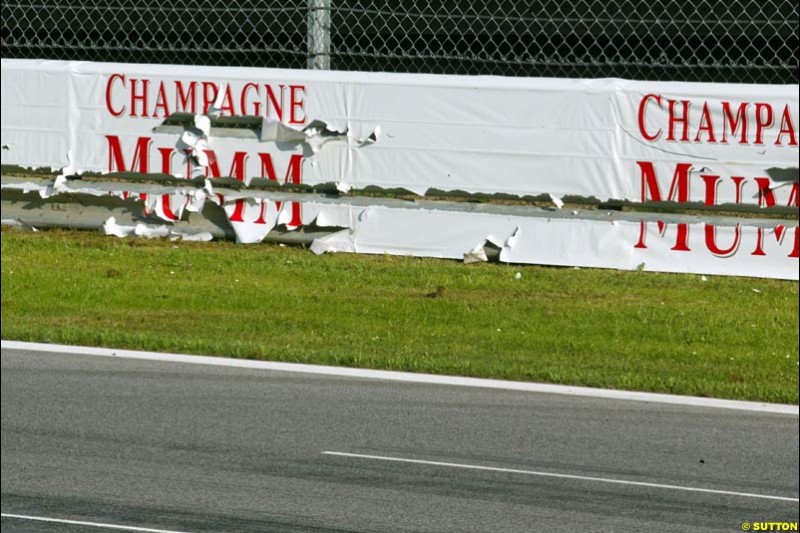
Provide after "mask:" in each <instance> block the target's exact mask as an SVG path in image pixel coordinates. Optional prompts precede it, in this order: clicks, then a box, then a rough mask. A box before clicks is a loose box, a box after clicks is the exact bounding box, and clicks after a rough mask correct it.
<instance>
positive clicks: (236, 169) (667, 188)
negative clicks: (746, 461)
mask: <svg viewBox="0 0 800 533" xmlns="http://www.w3.org/2000/svg"><path fill="white" fill-rule="evenodd" d="M0 100H2V164H3V165H20V166H23V167H43V166H44V167H54V168H66V169H67V170H65V171H64V173H65V174H68V173H74V172H77V173H80V172H86V171H91V172H101V173H114V172H140V173H160V174H170V175H173V176H178V177H196V176H204V177H206V178H218V177H227V176H230V177H234V178H236V179H239V180H241V181H243V182H245V183H249V182H250V181H251V180H252V179H253V178H266V179H270V180H273V181H276V182H280V183H284V182H288V183H295V184H309V185H315V184H322V183H335V184H336V185H337V187H338V188H339V189H340V190H343V191H346V190H350V189H362V188H366V187H370V186H377V187H381V188H384V189H396V188H401V189H407V190H410V191H413V192H416V193H418V194H425V193H426V192H428V191H430V190H432V189H435V190H438V191H465V192H469V193H486V194H496V193H502V194H510V195H517V196H522V197H524V196H538V195H551V197H552V198H553V199H554V203H556V205H560V198H563V197H565V196H578V197H582V198H595V199H598V200H601V201H605V200H627V201H631V202H642V201H649V200H653V201H674V202H679V203H687V202H698V203H703V204H706V205H720V204H750V205H753V206H760V207H763V208H769V207H773V206H791V207H797V206H798V203H799V202H800V199H799V197H800V195H799V194H798V180H797V167H798V142H797V131H796V126H797V124H798V87H797V85H786V86H766V85H765V86H752V85H733V84H730V85H726V84H690V83H656V82H633V81H623V80H569V79H563V80H562V79H530V78H527V79H526V78H518V79H517V78H498V77H467V76H432V75H408V74H382V73H377V74H373V73H370V74H365V73H351V72H329V71H325V72H322V71H294V70H274V69H255V68H225V67H198V66H166V65H136V64H105V63H80V62H57V61H29V60H7V59H4V60H2V95H1V96H0ZM213 182H214V180H213V179H209V180H206V187H205V188H203V189H197V190H194V191H193V192H190V193H187V192H180V191H179V190H178V189H176V190H175V192H173V193H169V194H164V193H162V194H157V195H152V194H151V195H147V194H140V195H130V197H129V196H128V193H125V192H124V191H122V190H120V191H117V192H116V193H115V194H117V195H122V196H121V197H124V198H125V199H126V201H128V200H129V201H143V202H144V203H145V207H146V209H145V212H146V213H151V214H153V215H154V216H156V217H158V218H160V219H162V220H163V221H164V222H166V223H167V224H169V223H173V222H176V221H179V220H181V219H182V218H185V217H186V216H187V215H186V213H187V212H200V211H202V208H203V205H204V203H205V202H209V201H210V202H211V203H213V204H216V205H217V206H219V207H220V208H221V209H223V210H224V212H225V215H226V217H227V218H228V220H229V221H230V223H231V226H232V227H233V229H234V231H235V233H236V235H237V239H238V240H239V241H240V242H260V241H261V240H263V239H264V237H265V236H266V235H267V234H268V233H269V232H270V231H271V230H272V229H273V228H274V227H276V226H278V225H282V226H285V227H286V228H289V229H292V228H297V227H300V226H302V225H307V224H310V223H312V222H313V223H314V224H315V225H317V226H320V227H326V226H327V227H340V228H345V229H343V230H342V231H341V232H338V233H335V234H332V235H331V236H329V237H326V238H324V239H318V241H316V242H315V243H314V246H313V248H312V249H314V250H315V251H317V252H324V251H352V252H363V253H397V254H408V255H421V256H432V257H449V258H462V257H464V258H466V257H467V255H465V254H470V253H471V252H476V254H477V255H478V256H479V255H480V250H481V248H482V247H483V246H484V245H486V244H487V243H488V244H491V245H492V246H494V247H495V248H499V249H500V250H501V251H500V260H501V261H505V262H513V263H537V264H551V265H573V266H597V267H607V268H624V269H629V268H640V267H641V265H642V264H643V265H644V268H646V269H647V270H659V271H668V272H691V273H698V274H725V275H747V276H756V277H774V278H783V279H798V228H797V224H796V223H794V224H791V223H787V222H786V221H783V222H782V223H778V222H777V221H776V223H775V224H773V225H769V224H766V223H764V222H763V221H762V222H761V223H759V224H755V223H753V222H752V221H750V222H748V220H746V219H742V220H741V223H740V224H737V223H735V222H734V223H730V221H728V222H726V223H725V224H713V223H706V222H705V221H703V220H700V219H697V220H695V221H687V222H680V223H676V222H674V221H673V222H669V221H667V222H665V221H659V220H657V219H653V217H652V216H650V217H649V218H647V217H645V218H642V220H641V221H640V220H636V217H635V216H634V215H632V214H628V216H627V218H626V219H620V220H614V221H611V220H599V219H597V218H596V217H595V218H592V217H581V216H580V215H577V216H575V217H573V218H569V217H563V216H560V217H552V218H549V217H547V216H544V217H542V216H537V217H512V216H503V215H498V214H493V215H489V214H481V213H470V212H459V211H452V210H451V211H447V210H437V209H435V208H431V209H395V208H387V207H381V206H370V207H363V206H362V207H354V206H341V205H337V206H334V205H328V204H319V205H318V204H315V203H314V202H313V201H283V202H279V201H270V200H269V199H268V198H266V197H264V196H258V195H255V196H254V195H253V193H250V192H245V191H242V192H240V193H233V194H231V193H230V191H228V192H226V193H224V194H220V193H219V191H216V189H215V185H214V184H213ZM4 188H6V186H5V185H4ZM70 192H71V189H70V188H69V184H68V183H67V182H66V180H65V179H64V178H63V177H62V178H60V181H59V180H57V182H56V183H54V184H53V185H52V186H51V187H48V188H45V189H44V190H42V191H40V194H41V195H42V197H47V196H48V195H52V194H60V193H70ZM82 194H85V193H82ZM99 194H104V193H102V192H101V193H99ZM109 227H111V228H112V231H110V233H113V234H127V233H126V231H127V230H123V229H120V226H115V225H113V224H112V225H110V226H109ZM142 228H144V226H142ZM142 228H139V229H140V230H141V231H140V233H141V232H144V233H146V231H145V230H144V229H142ZM129 229H130V232H134V229H133V227H131V228H129ZM134 233H135V232H134ZM162 233H163V232H162ZM168 233H169V231H167V234H168Z"/></svg>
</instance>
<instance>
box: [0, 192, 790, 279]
mask: <svg viewBox="0 0 800 533" xmlns="http://www.w3.org/2000/svg"><path fill="white" fill-rule="evenodd" d="M208 187H209V185H208V184H207V183H205V181H203V182H199V183H197V185H196V186H178V187H176V186H170V185H158V184H154V183H147V184H145V183H126V182H110V181H100V182H84V181H82V180H66V179H65V178H63V177H61V178H57V179H56V180H45V179H31V178H14V177H10V176H3V180H2V213H3V222H4V224H9V223H10V224H17V225H23V226H27V227H50V226H58V227H73V228H82V229H96V230H102V231H105V232H106V233H107V234H110V235H116V236H129V235H137V236H142V237H170V238H174V239H185V240H197V239H203V240H210V239H212V238H236V239H237V240H239V241H245V242H262V241H270V242H281V243H290V244H303V245H306V246H308V247H309V248H310V249H311V250H312V251H314V252H316V253H324V252H356V253H378V254H383V253H389V254H403V255H417V256H426V257H442V258H449V259H459V260H464V261H465V262H475V261H487V260H495V261H502V262H509V263H529V264H545V265H561V266H588V267H604V268H620V269H637V268H638V269H645V270H653V271H667V272H690V273H703V274H722V275H725V274H731V275H755V276H758V275H759V274H761V277H775V278H784V279H797V277H798V276H797V268H796V265H797V263H796V259H795V258H796V256H797V251H798V250H797V232H796V229H794V230H793V229H792V226H794V227H795V228H796V225H797V221H796V219H791V218H750V219H744V218H742V217H741V216H726V215H720V214H713V213H707V214H700V215H697V214H666V213H646V212H640V211H622V210H609V209H597V207H596V206H569V207H566V206H561V207H560V206H559V205H558V204H554V205H552V206H551V207H536V206H531V205H500V204H496V203H469V202H463V201H458V202H454V201H441V200H440V201H430V200H421V199H420V200H417V201H407V200H399V199H389V198H375V197H365V196H345V197H337V196H333V195H325V194H316V193H307V192H306V193H298V192H281V191H265V190H258V189H248V188H243V189H239V190H235V189H230V188H225V187H214V186H213V185H212V187H213V189H212V192H211V194H210V195H209V191H208ZM659 228H661V229H662V230H663V231H664V233H665V234H667V235H668V237H669V238H667V239H665V238H661V237H660V234H659ZM792 233H794V234H792ZM631 242H633V243H635V244H634V245H633V246H631V245H628V243H631ZM781 242H783V244H781ZM722 243H726V244H725V245H723V244H722ZM730 243H735V245H736V247H737V248H746V249H743V250H741V251H740V250H736V251H737V252H743V253H731V252H732V250H731V248H732V246H730ZM726 246H727V247H726ZM693 249H694V250H693ZM687 252H688V253H694V254H698V253H702V254H706V255H708V256H712V257H713V256H720V257H722V256H724V255H725V254H727V257H726V259H727V261H718V262H706V263H696V262H691V261H687V262H676V261H675V260H674V259H673V257H674V255H676V254H677V255H681V254H683V255H686V254H687ZM776 252H779V253H776ZM768 254H769V255H768ZM776 257H777V258H781V259H783V258H785V259H784V260H782V261H781V260H779V259H776ZM767 259H769V263H768V264H769V265H770V267H771V268H770V269H769V270H768V271H764V270H759V268H760V267H762V266H763V265H764V264H765V260H767Z"/></svg>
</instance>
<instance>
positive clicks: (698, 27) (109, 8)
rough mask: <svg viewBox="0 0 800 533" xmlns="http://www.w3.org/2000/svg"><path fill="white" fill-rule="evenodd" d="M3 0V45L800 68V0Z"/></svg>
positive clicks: (133, 54)
mask: <svg viewBox="0 0 800 533" xmlns="http://www.w3.org/2000/svg"><path fill="white" fill-rule="evenodd" d="M0 10H1V13H0V18H2V21H1V22H2V56H3V57H4V58H30V59H68V60H89V61H121V62H136V63H173V64H204V65H230V66H258V67H278V68H331V69H335V70H362V71H388V72H423V73H440V74H495V75H504V76H555V77H582V78H598V77H619V78H628V79H641V80H664V81H671V80H672V81H714V82H742V83H797V82H798V60H797V49H798V37H797V29H798V5H797V0H762V1H755V0H700V1H691V2H685V1H673V0H649V1H644V0H561V1H559V0H531V1H528V2H524V1H510V0H475V1H466V0H461V1H455V0H444V1H440V2H434V1H432V0H394V1H386V0H384V1H381V0H288V1H285V2H273V1H256V0H228V1H225V0H213V1H212V0H193V1H188V2H170V1H167V0H39V1H34V0H24V1H21V0H11V1H4V2H3V3H2V7H1V8H0ZM315 31H316V32H317V34H315V37H314V38H311V36H310V35H309V33H314V32H315Z"/></svg>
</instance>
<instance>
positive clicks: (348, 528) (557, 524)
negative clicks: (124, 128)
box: [1, 348, 798, 533]
mask: <svg viewBox="0 0 800 533" xmlns="http://www.w3.org/2000/svg"><path fill="white" fill-rule="evenodd" d="M1 390H2V513H3V515H4V517H3V518H2V531H3V532H7V531H8V532H16V531H32V532H53V531H65V532H68V533H72V532H81V533H83V532H91V531H95V532H98V531H99V532H103V531H115V530H114V529H110V528H107V527H95V526H88V525H80V524H72V525H70V524H66V523H63V522H36V521H32V520H30V519H22V518H14V517H10V516H7V515H23V516H29V517H46V518H54V519H58V520H74V521H79V522H93V523H101V524H109V525H115V526H121V527H130V528H151V529H159V530H165V531H180V532H186V533H200V532H208V531H221V532H251V531H252V532H289V533H291V532H300V531H303V532H305V531H308V532H325V533H327V532H367V531H369V532H399V531H403V532H406V531H436V532H445V531H447V532H451V531H452V532H472V531H475V532H494V531H497V532H514V531H526V532H527V531H556V532H557V531H570V532H572V531H636V532H640V531H666V532H670V531H675V532H681V533H685V532H687V531H727V532H731V531H741V530H742V527H741V524H742V522H744V521H797V520H798V500H797V498H798V417H797V416H796V415H794V416H793V415H783V414H769V413H754V412H749V411H737V410H728V409H716V408H707V407H691V406H677V405H665V404H657V403H647V402H634V401H625V400H608V399H598V398H582V397H575V396H565V395H556V394H542V393H530V392H519V391H503V390H488V389H480V388H464V387H455V386H447V385H431V384H416V383H397V382H387V381H378V380H367V379H357V378H343V377H331V376H314V375H307V374H294V373H287V372H276V371H263V370H253V369H240V368H227V367H213V366H202V365H192V364H181V363H168V362H157V361H141V360H130V359H122V358H105V357H94V356H82V355H64V354H46V353H45V354H42V353H33V352H22V351H18V350H8V349H5V348H4V349H3V351H2V389H1ZM326 452H333V453H326ZM775 498H783V499H775ZM141 530H142V529H140V531H141ZM116 531H119V530H116ZM128 531H134V530H133V529H129V530H128Z"/></svg>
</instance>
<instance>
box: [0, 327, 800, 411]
mask: <svg viewBox="0 0 800 533" xmlns="http://www.w3.org/2000/svg"><path fill="white" fill-rule="evenodd" d="M1 344H2V348H3V349H4V350H5V349H8V350H24V351H30V352H53V353H59V354H72V355H93V356H98V357H121V358H125V359H140V360H146V361H163V362H170V363H190V364H196V365H211V366H224V367H233V368H250V369H258V370H272V371H277V372H297V373H303V374H317V375H324V376H338V377H347V378H360V379H375V380H384V381H402V382H406V383H428V384H432V385H455V386H459V387H475V388H484V389H497V390H511V391H523V392H540V393H547V394H561V395H567V396H582V397H586V398H604V399H608V400H631V401H639V402H651V403H660V404H671V405H686V406H691V407H711V408H718V409H736V410H740V411H752V412H761V413H773V414H785V415H794V416H798V415H800V408H798V406H797V405H786V404H774V403H761V402H744V401H737V400H721V399H717V398H699V397H696V396H677V395H673V394H656V393H651V392H633V391H623V390H612V389H596V388H590V387H573V386H569V385H552V384H549V383H529V382H524V381H502V380H498V379H480V378H465V377H457V376H439V375H433V374H415V373H412V372H394V371H388V370H367V369H363V368H347V367H337V366H322V365H305V364H299V363H278V362H272V361H254V360H252V359H231V358H226V357H209V356H203V355H181V354H170V353H159V352H140V351H135V350H117V349H114V348H92V347H83V346H67V345H63V344H42V343H35V342H18V341H6V340H3V341H1Z"/></svg>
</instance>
